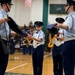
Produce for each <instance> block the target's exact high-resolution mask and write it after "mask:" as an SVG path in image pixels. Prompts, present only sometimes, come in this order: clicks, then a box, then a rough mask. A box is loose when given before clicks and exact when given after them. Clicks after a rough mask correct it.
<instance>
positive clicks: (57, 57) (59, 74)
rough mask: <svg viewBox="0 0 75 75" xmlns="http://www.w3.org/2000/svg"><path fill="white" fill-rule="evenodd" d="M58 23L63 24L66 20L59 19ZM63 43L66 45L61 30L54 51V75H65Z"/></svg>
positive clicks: (57, 19)
mask: <svg viewBox="0 0 75 75" xmlns="http://www.w3.org/2000/svg"><path fill="white" fill-rule="evenodd" d="M56 21H57V22H58V23H63V22H64V19H63V18H60V17H58V18H56ZM63 43H64V35H63V29H61V28H59V30H58V34H56V38H55V40H54V46H53V49H52V57H53V72H54V75H63V58H62V53H63Z"/></svg>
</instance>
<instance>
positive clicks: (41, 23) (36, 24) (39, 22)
mask: <svg viewBox="0 0 75 75" xmlns="http://www.w3.org/2000/svg"><path fill="white" fill-rule="evenodd" d="M34 25H35V26H43V25H44V23H43V22H41V21H35V22H34Z"/></svg>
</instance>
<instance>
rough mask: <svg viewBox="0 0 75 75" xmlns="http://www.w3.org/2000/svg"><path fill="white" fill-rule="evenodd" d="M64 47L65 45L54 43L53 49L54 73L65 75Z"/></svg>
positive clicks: (55, 74)
mask: <svg viewBox="0 0 75 75" xmlns="http://www.w3.org/2000/svg"><path fill="white" fill-rule="evenodd" d="M62 48H63V45H60V46H56V45H54V47H53V50H52V57H53V72H54V75H63V58H62V53H63V51H62Z"/></svg>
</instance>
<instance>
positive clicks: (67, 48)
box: [63, 40, 75, 75]
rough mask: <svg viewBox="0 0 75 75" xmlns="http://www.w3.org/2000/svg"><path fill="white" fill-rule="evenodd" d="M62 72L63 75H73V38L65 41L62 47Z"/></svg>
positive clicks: (74, 53)
mask: <svg viewBox="0 0 75 75" xmlns="http://www.w3.org/2000/svg"><path fill="white" fill-rule="evenodd" d="M63 48H64V49H63V50H64V51H63V59H64V72H65V75H74V66H75V40H71V41H67V42H65V43H64V47H63Z"/></svg>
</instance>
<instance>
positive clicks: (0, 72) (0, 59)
mask: <svg viewBox="0 0 75 75" xmlns="http://www.w3.org/2000/svg"><path fill="white" fill-rule="evenodd" d="M4 42H5V44H6V43H7V42H6V41H4ZM8 57H9V54H4V51H3V48H2V44H1V42H0V75H4V73H5V70H6V68H7V64H8Z"/></svg>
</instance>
